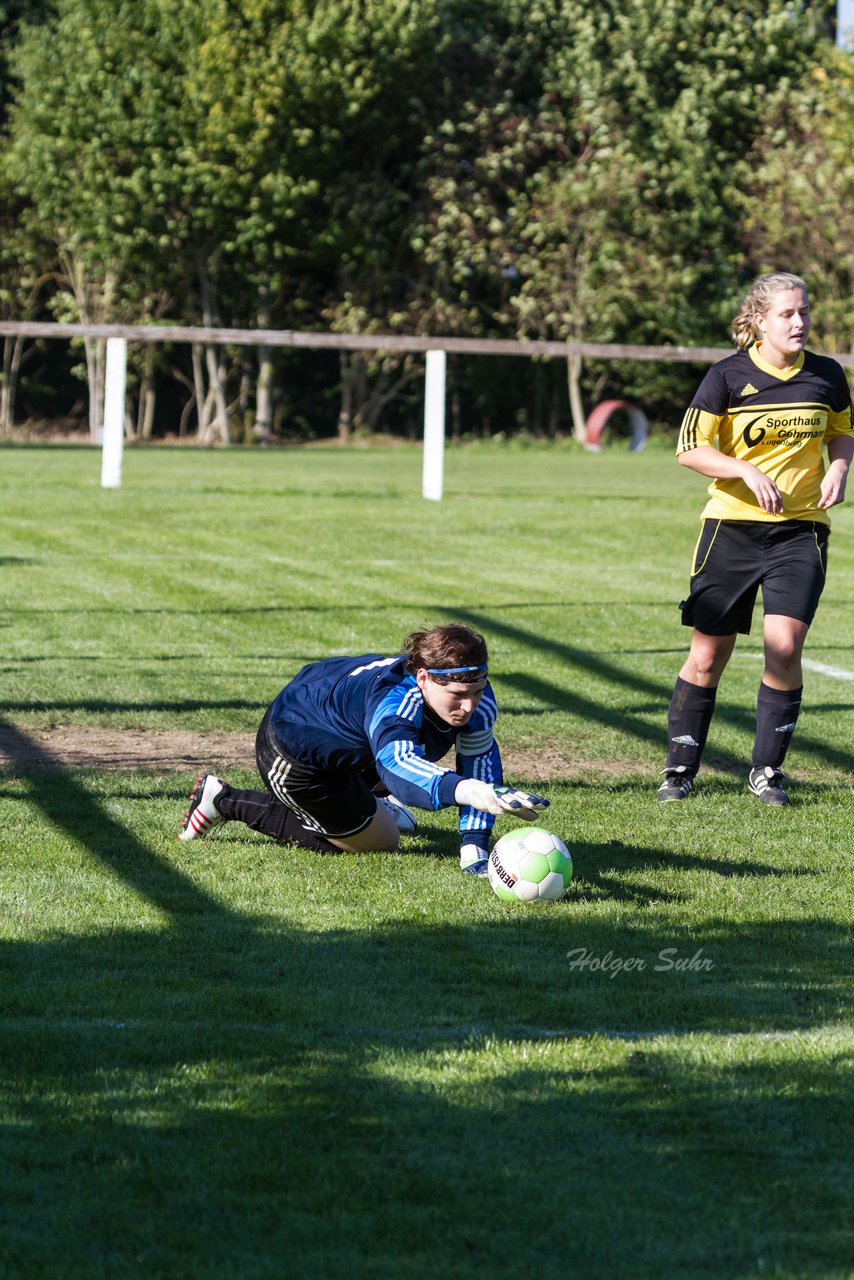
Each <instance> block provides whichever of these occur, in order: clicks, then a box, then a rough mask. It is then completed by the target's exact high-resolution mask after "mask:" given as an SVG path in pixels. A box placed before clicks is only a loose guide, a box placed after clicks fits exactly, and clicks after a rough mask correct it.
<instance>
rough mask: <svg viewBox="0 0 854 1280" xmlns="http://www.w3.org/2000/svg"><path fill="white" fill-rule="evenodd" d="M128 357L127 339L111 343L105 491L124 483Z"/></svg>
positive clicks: (106, 389)
mask: <svg viewBox="0 0 854 1280" xmlns="http://www.w3.org/2000/svg"><path fill="white" fill-rule="evenodd" d="M127 354H128V344H127V340H126V339H125V338H108V339H107V372H106V377H105V379H104V441H103V444H102V446H101V488H102V489H118V487H119V485H120V484H121V482H122V449H123V447H124V442H125V379H126V377H127Z"/></svg>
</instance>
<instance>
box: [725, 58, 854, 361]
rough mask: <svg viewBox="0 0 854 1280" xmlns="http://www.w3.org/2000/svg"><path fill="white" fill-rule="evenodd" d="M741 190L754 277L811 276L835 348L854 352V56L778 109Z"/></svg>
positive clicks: (817, 75) (819, 323)
mask: <svg viewBox="0 0 854 1280" xmlns="http://www.w3.org/2000/svg"><path fill="white" fill-rule="evenodd" d="M738 191H739V193H740V199H739V207H740V209H741V213H742V223H741V231H742V237H743V243H744V245H745V256H746V265H747V266H748V268H749V270H750V272H751V274H760V273H763V272H766V271H775V270H777V271H778V270H790V271H794V272H795V274H797V275H800V276H802V277H804V279H806V280H807V282H808V284H809V285H810V287H811V291H812V293H813V296H814V319H815V331H816V334H817V335H818V336H820V338H821V339H822V341H823V343H824V345H825V347H826V349H827V350H828V351H845V352H848V351H852V350H854V55H852V54H851V53H850V52H848V53H844V52H842V51H841V50H839V49H833V48H830V49H829V50H828V52H827V58H826V63H825V65H822V66H816V67H814V68H812V70H811V72H810V74H809V75H808V76H805V77H804V78H803V80H802V81H801V83H800V84H799V85H797V86H796V88H795V90H794V91H793V92H790V93H787V94H785V95H783V94H781V95H780V96H779V97H778V98H776V99H775V100H774V102H773V103H772V104H770V106H769V110H768V111H767V112H766V118H765V125H764V128H763V129H762V131H761V132H760V133H759V134H758V135H757V137H756V139H755V141H754V144H753V147H752V149H751V151H750V153H749V155H748V156H747V157H746V159H745V162H744V164H743V166H742V169H741V171H740V174H739V182H738Z"/></svg>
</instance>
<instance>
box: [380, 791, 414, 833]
mask: <svg viewBox="0 0 854 1280" xmlns="http://www.w3.org/2000/svg"><path fill="white" fill-rule="evenodd" d="M377 804H381V805H384V806H385V808H386V809H387V810H388V812H389V813H390V814H391V816H392V818H393V819H394V824H395V826H396V827H397V829H398V831H399V832H400V834H401V835H402V836H411V835H412V833H413V831H415V830H416V829H417V827H418V823H417V822H416V821H415V814H414V813H413V812H412V810H411V809H407V807H406V805H405V804H401V803H400V801H399V800H395V798H394V796H378V797H377Z"/></svg>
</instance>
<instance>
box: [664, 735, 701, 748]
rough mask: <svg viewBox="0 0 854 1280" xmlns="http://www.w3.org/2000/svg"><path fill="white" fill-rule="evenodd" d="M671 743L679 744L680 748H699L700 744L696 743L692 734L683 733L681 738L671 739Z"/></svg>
mask: <svg viewBox="0 0 854 1280" xmlns="http://www.w3.org/2000/svg"><path fill="white" fill-rule="evenodd" d="M670 741H671V742H678V744H679V746H680V747H699V745H700V744H699V742H695V741H694V739H693V738H692V737H691V735H690V733H683V734H682V736H681V737H679V738H671V739H670Z"/></svg>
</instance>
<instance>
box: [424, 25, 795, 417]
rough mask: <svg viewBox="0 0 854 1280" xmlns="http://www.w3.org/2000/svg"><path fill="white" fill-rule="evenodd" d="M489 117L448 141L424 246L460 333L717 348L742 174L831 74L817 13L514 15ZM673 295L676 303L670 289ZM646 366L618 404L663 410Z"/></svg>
mask: <svg viewBox="0 0 854 1280" xmlns="http://www.w3.org/2000/svg"><path fill="white" fill-rule="evenodd" d="M499 9H500V11H501V14H502V15H503V19H504V22H505V25H506V31H503V32H501V34H500V45H501V56H500V57H499V58H497V59H496V69H497V73H498V74H497V75H496V78H495V82H494V87H493V92H492V94H491V95H490V96H489V97H488V98H487V99H483V98H481V99H479V100H477V101H474V100H472V101H471V102H470V103H468V104H466V105H465V106H464V109H463V111H462V112H461V113H460V115H459V116H458V118H455V119H448V120H447V121H445V122H444V123H443V125H442V126H441V128H440V129H439V130H437V132H436V134H435V136H434V137H433V139H432V141H431V149H430V152H429V154H428V157H427V166H428V170H429V172H428V175H427V178H426V183H427V186H428V188H429V190H430V193H431V196H432V200H431V204H430V207H429V210H428V216H427V218H426V220H425V225H424V231H423V234H422V236H421V246H422V251H423V253H424V256H425V259H426V261H427V262H428V263H429V264H430V265H431V266H432V268H433V270H434V273H435V280H436V292H437V294H438V295H439V296H441V298H442V299H443V303H444V307H445V311H446V314H447V315H448V316H449V318H450V319H451V320H452V322H453V323H454V325H455V327H458V328H459V329H461V330H462V331H468V332H478V331H483V330H490V331H492V332H500V331H502V330H503V331H504V332H507V331H509V332H512V333H514V334H516V335H518V336H538V337H550V338H558V339H566V340H576V341H580V340H586V341H598V342H620V341H625V342H654V343H661V342H673V343H676V344H690V343H708V342H715V343H718V342H720V340H721V337H722V334H723V332H724V331H725V329H724V326H725V324H726V323H727V320H728V317H729V314H730V309H731V307H732V303H733V299H734V296H735V295H736V293H737V292H738V288H739V282H740V267H741V263H740V261H739V258H738V254H737V252H736V246H737V228H738V220H739V204H738V191H737V188H736V186H735V184H734V182H733V174H734V171H735V168H736V166H737V165H738V164H739V162H740V161H743V159H744V157H745V156H746V154H747V153H748V152H749V150H750V147H751V143H752V141H753V139H754V138H755V137H756V136H757V134H758V133H759V132H760V131H761V130H762V128H763V119H764V112H765V109H766V104H767V102H768V101H769V100H770V99H772V98H773V99H774V100H776V95H778V94H780V93H782V92H784V91H785V89H786V88H787V87H790V86H791V85H792V84H793V83H797V81H798V80H799V79H800V78H801V77H802V76H803V75H805V74H807V72H808V70H809V68H810V67H811V66H814V65H815V64H816V61H817V50H818V48H819V47H820V39H819V36H818V34H817V31H816V27H815V24H814V22H813V20H812V16H811V14H810V12H809V7H808V6H801V7H797V6H792V5H791V4H789V3H788V2H787V0H773V2H772V3H770V4H766V3H762V4H759V3H755V2H753V3H747V4H741V3H739V4H734V3H721V4H715V5H711V4H705V3H704V4H696V5H685V4H684V3H682V0H625V2H624V3H621V4H620V5H616V4H610V3H606V4H601V5H595V6H593V5H583V4H580V3H577V2H576V0H562V2H561V3H560V4H557V5H549V4H546V3H533V4H527V3H522V0H507V2H506V3H504V4H502V5H500V6H498V5H497V6H496V10H499ZM665 284H666V287H664V286H665ZM660 379H661V375H660V372H659V371H658V370H656V369H655V368H654V367H652V366H641V365H637V364H636V365H635V366H633V367H631V368H626V369H624V370H623V376H622V379H621V382H622V386H621V387H620V388H619V389H620V390H622V391H623V393H626V392H628V393H629V394H632V393H634V394H640V395H641V396H642V397H644V396H645V394H648V393H651V392H654V391H656V389H657V387H658V385H659V383H660Z"/></svg>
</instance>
